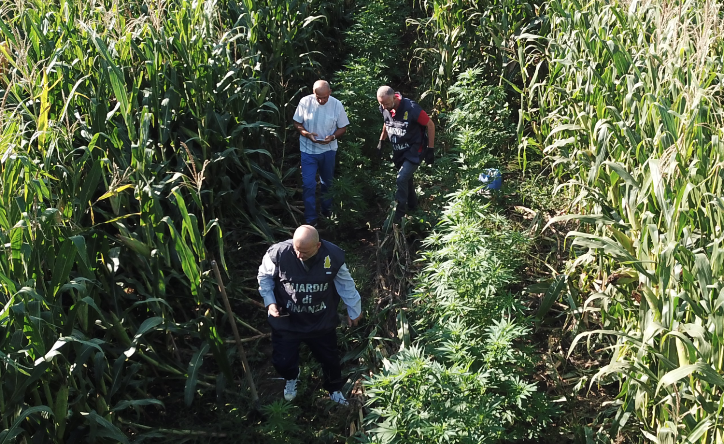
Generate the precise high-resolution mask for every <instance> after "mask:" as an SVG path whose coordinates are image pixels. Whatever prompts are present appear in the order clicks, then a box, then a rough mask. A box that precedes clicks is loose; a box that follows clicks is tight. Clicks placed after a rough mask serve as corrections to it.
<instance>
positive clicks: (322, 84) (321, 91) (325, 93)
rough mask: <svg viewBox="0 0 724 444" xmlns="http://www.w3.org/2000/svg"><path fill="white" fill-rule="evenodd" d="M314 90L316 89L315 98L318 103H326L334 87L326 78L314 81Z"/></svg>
mask: <svg viewBox="0 0 724 444" xmlns="http://www.w3.org/2000/svg"><path fill="white" fill-rule="evenodd" d="M312 91H314V98H315V99H317V103H319V104H320V105H325V104H326V103H327V101H328V100H329V95H330V94H332V89H331V88H330V87H329V83H327V81H326V80H317V81H316V82H314V87H312Z"/></svg>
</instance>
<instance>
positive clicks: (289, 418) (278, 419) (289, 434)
mask: <svg viewBox="0 0 724 444" xmlns="http://www.w3.org/2000/svg"><path fill="white" fill-rule="evenodd" d="M261 410H262V412H263V413H264V415H266V422H265V423H264V425H263V426H262V427H261V430H260V433H261V434H263V435H265V437H266V438H267V441H266V442H269V443H289V444H293V443H301V442H304V441H303V440H301V439H300V438H298V437H297V436H299V433H300V431H301V427H299V426H298V425H297V423H296V421H295V420H296V416H297V415H299V407H297V406H295V405H294V404H292V403H290V402H288V401H285V400H283V399H280V400H277V401H274V402H272V403H271V404H269V405H265V406H263V407H262V408H261Z"/></svg>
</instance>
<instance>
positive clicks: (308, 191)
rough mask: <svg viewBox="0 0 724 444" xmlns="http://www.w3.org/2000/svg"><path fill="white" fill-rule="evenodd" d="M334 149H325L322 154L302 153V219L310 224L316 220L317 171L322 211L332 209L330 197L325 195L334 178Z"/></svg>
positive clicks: (335, 153)
mask: <svg viewBox="0 0 724 444" xmlns="http://www.w3.org/2000/svg"><path fill="white" fill-rule="evenodd" d="M336 155H337V152H336V151H332V150H330V151H326V152H324V153H322V154H307V153H304V152H303V153H302V188H303V190H304V191H303V193H302V196H303V197H304V219H305V221H306V222H307V223H308V224H310V223H313V222H316V221H317V204H316V191H317V172H319V181H320V182H321V183H322V213H329V212H330V211H332V198H331V197H329V196H327V191H329V187H331V186H332V179H333V178H334V160H335V156H336Z"/></svg>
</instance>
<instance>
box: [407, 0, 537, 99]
mask: <svg viewBox="0 0 724 444" xmlns="http://www.w3.org/2000/svg"><path fill="white" fill-rule="evenodd" d="M416 3H417V4H418V5H419V7H420V9H421V13H422V17H420V18H418V19H410V20H408V23H409V24H410V25H412V26H414V27H415V28H416V29H417V34H418V39H417V45H416V46H417V47H416V49H415V52H416V54H417V59H416V60H415V61H414V62H413V65H415V66H416V67H418V69H417V70H418V75H420V74H421V76H422V78H424V79H427V81H428V82H429V86H426V87H425V88H426V92H425V95H427V94H432V95H433V97H434V98H435V99H436V101H437V100H439V102H437V103H439V105H440V106H441V108H443V109H447V108H448V107H449V106H450V103H449V99H450V97H449V92H448V89H449V88H450V87H451V86H452V85H453V84H454V83H456V82H457V80H458V76H459V75H460V74H461V73H463V72H465V71H466V70H468V69H471V68H476V67H480V68H482V71H480V72H479V74H480V75H481V76H482V81H483V82H485V83H486V84H490V83H497V81H498V77H499V76H500V75H501V74H505V73H506V72H505V71H504V70H506V71H507V68H508V67H509V66H510V65H511V64H514V63H515V62H517V58H518V57H517V55H516V54H515V51H514V50H513V47H514V42H515V40H516V38H517V36H518V35H520V34H522V33H525V32H526V31H529V30H530V29H535V28H536V27H537V26H539V25H538V22H539V21H540V19H539V18H538V11H539V10H540V9H541V8H542V6H543V2H542V1H539V0H530V1H524V2H518V1H509V0H502V1H496V0H492V1H440V0H421V1H419V2H416ZM419 71H422V72H419ZM508 80H509V81H511V80H514V79H508Z"/></svg>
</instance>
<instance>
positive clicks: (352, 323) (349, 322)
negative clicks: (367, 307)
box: [347, 313, 362, 327]
mask: <svg viewBox="0 0 724 444" xmlns="http://www.w3.org/2000/svg"><path fill="white" fill-rule="evenodd" d="M360 319H362V313H360V314H359V316H357V319H350V318H349V315H347V325H348V326H349V327H356V326H357V324H359V321H360Z"/></svg>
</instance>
